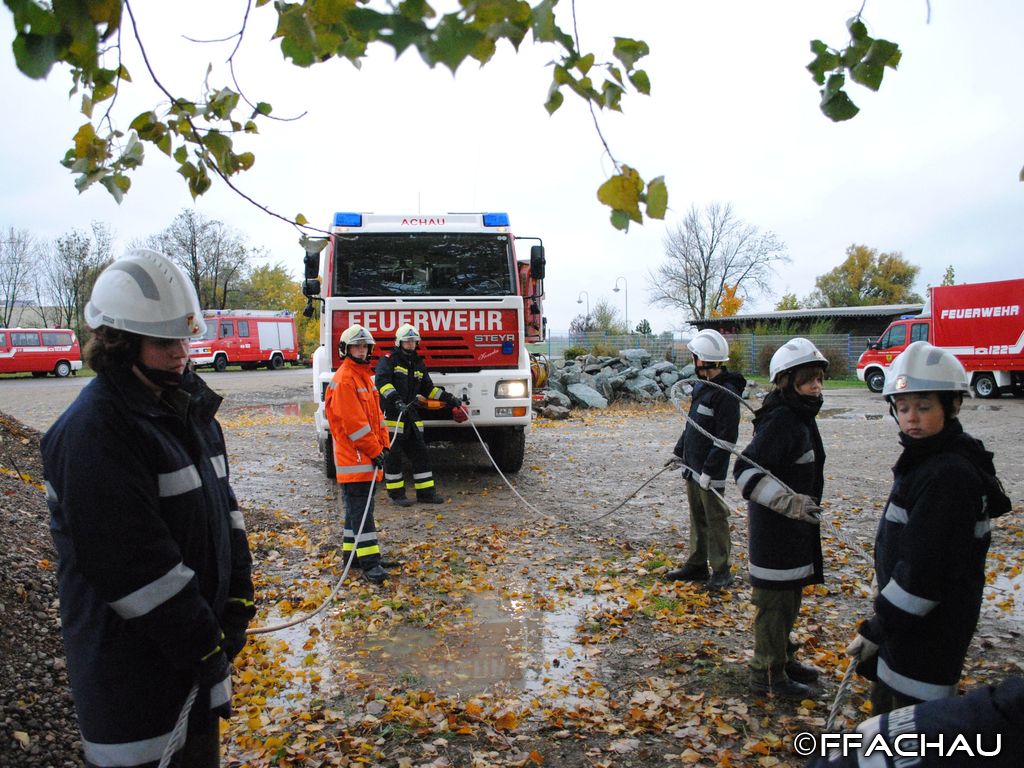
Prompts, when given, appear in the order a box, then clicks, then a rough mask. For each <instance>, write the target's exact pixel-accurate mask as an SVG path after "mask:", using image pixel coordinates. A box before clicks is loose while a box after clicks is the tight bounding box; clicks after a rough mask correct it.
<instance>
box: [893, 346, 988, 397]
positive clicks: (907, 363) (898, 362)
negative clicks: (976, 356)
mask: <svg viewBox="0 0 1024 768" xmlns="http://www.w3.org/2000/svg"><path fill="white" fill-rule="evenodd" d="M970 391H971V387H970V382H969V381H968V380H967V371H965V370H964V367H963V365H962V364H961V363H960V361H959V360H957V359H956V357H955V356H954V355H953V353H952V352H950V351H948V350H945V349H941V348H940V347H934V346H932V345H931V344H929V343H928V342H927V341H915V342H914V343H913V344H911V345H910V346H909V347H907V348H906V349H905V350H903V351H902V352H901V353H900V354H899V355H897V356H896V359H895V360H893V361H892V365H891V366H890V367H889V370H888V372H886V374H885V386H883V387H882V395H883V396H884V397H886V398H889V397H891V396H892V395H902V394H908V393H910V392H967V393H968V394H970Z"/></svg>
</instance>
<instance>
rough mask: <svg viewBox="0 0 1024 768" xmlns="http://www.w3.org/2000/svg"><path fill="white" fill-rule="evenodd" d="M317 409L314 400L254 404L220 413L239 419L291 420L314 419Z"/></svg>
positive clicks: (221, 415)
mask: <svg viewBox="0 0 1024 768" xmlns="http://www.w3.org/2000/svg"><path fill="white" fill-rule="evenodd" d="M316 407H317V404H316V403H314V402H313V401H312V400H300V401H298V402H294V403H254V404H251V405H237V406H235V407H233V408H224V409H222V410H221V411H220V417H221V418H223V417H228V418H234V419H237V418H257V417H263V418H266V417H272V416H287V417H290V418H304V419H312V418H313V415H314V414H315V413H316Z"/></svg>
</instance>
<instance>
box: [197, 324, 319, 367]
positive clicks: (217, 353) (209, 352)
mask: <svg viewBox="0 0 1024 768" xmlns="http://www.w3.org/2000/svg"><path fill="white" fill-rule="evenodd" d="M203 319H204V320H206V333H205V334H203V337H202V338H201V339H196V340H195V341H193V342H191V343H190V344H189V357H190V359H191V360H192V362H193V363H194V364H195V365H196V367H197V368H201V367H204V366H212V367H213V369H214V370H215V371H223V370H224V369H226V368H227V367H228V366H229V365H241V366H242V368H243V369H245V370H253V369H254V368H257V367H258V366H260V365H264V366H266V367H267V368H269V369H271V370H273V371H279V370H281V369H282V368H284V364H285V363H297V362H298V360H299V348H298V346H297V343H296V342H297V337H296V333H295V317H294V316H293V315H292V313H291V312H289V311H287V310H281V311H275V310H260V309H217V310H209V311H206V312H203Z"/></svg>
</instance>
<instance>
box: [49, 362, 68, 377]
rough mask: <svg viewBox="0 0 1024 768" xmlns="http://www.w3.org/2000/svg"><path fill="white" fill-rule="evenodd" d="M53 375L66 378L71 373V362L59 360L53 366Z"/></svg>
mask: <svg viewBox="0 0 1024 768" xmlns="http://www.w3.org/2000/svg"><path fill="white" fill-rule="evenodd" d="M53 375H54V376H56V377H57V378H58V379H66V378H67V377H68V376H70V375H71V363H69V362H68V361H67V360H61V361H60V362H59V363H57V364H56V365H55V366H53Z"/></svg>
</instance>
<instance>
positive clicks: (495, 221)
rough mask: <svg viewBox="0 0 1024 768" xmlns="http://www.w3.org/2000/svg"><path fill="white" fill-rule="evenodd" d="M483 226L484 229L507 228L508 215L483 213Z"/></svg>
mask: <svg viewBox="0 0 1024 768" xmlns="http://www.w3.org/2000/svg"><path fill="white" fill-rule="evenodd" d="M484 226H485V227H507V226H508V214H507V213H485V214H484Z"/></svg>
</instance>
